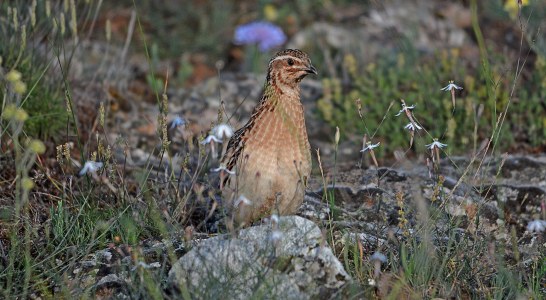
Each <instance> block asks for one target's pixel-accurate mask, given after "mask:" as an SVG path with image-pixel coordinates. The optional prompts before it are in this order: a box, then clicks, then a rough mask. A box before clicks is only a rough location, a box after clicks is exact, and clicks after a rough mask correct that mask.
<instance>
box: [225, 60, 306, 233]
mask: <svg viewBox="0 0 546 300" xmlns="http://www.w3.org/2000/svg"><path fill="white" fill-rule="evenodd" d="M311 73H312V74H316V70H315V68H314V67H313V66H312V65H311V61H310V60H309V57H308V56H307V54H305V53H304V52H302V51H300V50H293V49H287V50H283V51H280V52H279V53H277V54H276V55H275V56H274V57H273V58H271V60H270V62H269V68H268V73H267V79H266V84H265V88H264V93H263V96H262V99H261V101H260V102H259V103H258V105H257V106H256V108H255V109H254V111H253V113H252V116H251V117H250V120H249V121H248V123H247V124H246V125H245V126H243V127H242V128H240V129H239V130H237V131H236V132H235V134H234V135H233V136H232V137H231V139H230V141H229V143H228V146H227V151H226V154H225V155H224V157H223V159H222V164H223V165H225V166H226V167H227V168H228V169H229V170H231V171H235V175H234V176H230V177H226V178H224V179H223V182H222V191H223V196H224V200H225V201H226V202H227V204H228V208H229V214H230V216H231V219H232V220H233V221H235V223H236V224H237V225H238V226H241V225H244V224H249V223H251V222H253V221H255V220H258V219H260V218H262V217H265V216H268V215H270V214H271V213H279V214H282V215H286V214H292V213H294V212H295V211H296V210H297V209H298V207H299V206H300V205H301V203H302V201H303V196H304V193H305V182H306V180H307V178H308V177H309V174H310V172H311V152H310V146H309V141H308V138H307V131H306V128H305V119H304V112H303V106H302V104H301V102H300V88H299V83H300V81H301V80H302V79H303V78H304V77H305V76H306V75H308V74H311ZM241 195H243V196H245V197H246V198H247V199H248V200H250V202H251V203H250V204H245V203H238V201H237V199H238V198H239V196H241ZM235 204H237V205H235Z"/></svg>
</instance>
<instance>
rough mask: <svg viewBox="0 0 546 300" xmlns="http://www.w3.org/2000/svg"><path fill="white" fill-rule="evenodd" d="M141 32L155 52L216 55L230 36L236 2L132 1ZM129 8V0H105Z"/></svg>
mask: <svg viewBox="0 0 546 300" xmlns="http://www.w3.org/2000/svg"><path fill="white" fill-rule="evenodd" d="M134 2H135V5H136V7H135V8H136V10H137V12H138V15H139V18H140V23H141V24H142V26H143V31H144V33H145V34H146V35H147V36H149V37H153V40H151V41H148V42H153V43H156V44H157V47H158V49H159V55H160V56H162V57H164V56H167V57H177V56H180V55H181V54H183V53H187V52H189V53H196V52H204V53H208V54H210V55H212V56H213V57H219V55H220V54H221V53H222V51H223V50H224V49H225V48H224V47H225V45H226V44H227V43H229V41H230V40H231V37H232V30H233V25H234V18H233V16H234V15H235V14H234V3H236V1H185V2H184V5H181V3H180V2H179V1H162V2H161V5H158V4H157V1H151V0H140V1H134ZM120 4H121V5H122V6H124V7H133V1H132V0H124V1H119V2H118V1H116V2H111V3H105V5H106V6H107V7H108V6H117V5H120Z"/></svg>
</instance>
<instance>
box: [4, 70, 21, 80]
mask: <svg viewBox="0 0 546 300" xmlns="http://www.w3.org/2000/svg"><path fill="white" fill-rule="evenodd" d="M6 79H7V80H8V81H9V82H11V83H15V82H17V81H20V80H21V72H19V71H17V70H11V71H9V72H8V74H6Z"/></svg>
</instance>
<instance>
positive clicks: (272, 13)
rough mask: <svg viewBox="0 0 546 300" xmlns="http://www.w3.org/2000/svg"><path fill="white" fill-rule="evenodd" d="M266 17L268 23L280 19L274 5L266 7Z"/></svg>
mask: <svg viewBox="0 0 546 300" xmlns="http://www.w3.org/2000/svg"><path fill="white" fill-rule="evenodd" d="M264 17H265V19H266V20H268V21H271V22H273V21H275V20H277V18H278V17H279V13H278V11H277V9H276V8H275V6H274V5H273V4H267V5H266V6H265V7H264Z"/></svg>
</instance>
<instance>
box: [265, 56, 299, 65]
mask: <svg viewBox="0 0 546 300" xmlns="http://www.w3.org/2000/svg"><path fill="white" fill-rule="evenodd" d="M285 58H293V59H297V60H299V61H301V59H299V58H297V57H295V56H292V55H281V56H277V57H275V58H274V59H272V60H271V61H270V62H269V64H271V63H272V62H274V61H276V60H278V59H285Z"/></svg>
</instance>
